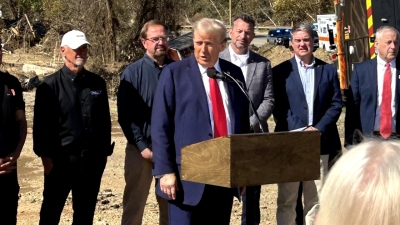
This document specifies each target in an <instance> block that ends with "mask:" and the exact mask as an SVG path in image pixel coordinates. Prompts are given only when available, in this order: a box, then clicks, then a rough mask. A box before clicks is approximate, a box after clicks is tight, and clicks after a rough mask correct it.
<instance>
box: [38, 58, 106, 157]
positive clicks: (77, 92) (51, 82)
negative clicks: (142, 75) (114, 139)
mask: <svg viewBox="0 0 400 225" xmlns="http://www.w3.org/2000/svg"><path fill="white" fill-rule="evenodd" d="M33 124H34V125H33V148H34V151H35V153H36V154H37V155H38V156H47V157H52V156H56V155H57V154H59V153H60V152H64V153H69V154H71V155H75V154H80V153H82V151H84V150H85V151H86V152H87V154H90V155H92V156H94V155H97V156H107V155H111V154H112V150H113V148H112V146H111V117H110V109H109V105H108V95H107V87H106V82H105V81H104V79H103V78H101V77H100V76H98V75H96V74H94V73H92V72H89V71H87V70H86V69H83V70H82V72H81V74H79V75H77V74H75V73H74V72H72V71H71V70H70V69H69V68H68V67H66V66H65V65H64V66H63V67H62V68H61V69H60V70H58V71H57V72H56V73H54V74H52V75H50V76H48V77H46V78H45V79H44V81H43V83H42V84H41V85H39V87H38V88H37V89H36V98H35V109H34V118H33Z"/></svg>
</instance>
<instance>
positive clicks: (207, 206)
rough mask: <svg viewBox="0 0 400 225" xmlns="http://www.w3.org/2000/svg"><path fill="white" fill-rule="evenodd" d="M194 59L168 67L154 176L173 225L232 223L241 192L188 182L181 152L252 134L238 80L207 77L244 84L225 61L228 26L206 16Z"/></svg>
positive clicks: (160, 97)
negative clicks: (204, 143) (183, 174)
mask: <svg viewBox="0 0 400 225" xmlns="http://www.w3.org/2000/svg"><path fill="white" fill-rule="evenodd" d="M193 30H194V36H193V42H194V56H191V57H190V58H187V59H184V60H182V61H178V62H175V63H172V64H170V65H168V66H166V67H165V68H164V69H163V71H162V72H161V75H160V80H159V83H158V86H157V89H156V93H155V97H154V104H153V108H154V109H155V110H153V112H152V118H151V121H152V124H151V136H152V141H153V161H154V169H153V175H154V176H155V177H156V178H157V184H156V189H157V190H156V191H157V194H158V195H160V196H161V197H163V198H166V199H168V200H169V201H168V203H169V204H168V210H169V223H170V225H189V224H190V225H193V224H218V225H224V224H229V222H230V215H231V209H232V203H233V196H234V195H236V196H237V197H239V191H238V189H237V188H224V187H217V186H213V185H207V184H201V183H195V182H189V181H184V180H182V179H181V177H180V169H181V148H182V147H184V146H186V145H190V144H193V143H197V142H201V141H205V140H209V139H212V138H215V137H219V136H224V135H228V134H235V133H236V134H237V133H248V132H249V127H250V124H249V110H248V105H249V102H248V101H247V99H246V97H245V96H244V95H243V94H242V93H241V91H240V89H239V87H237V86H236V85H235V83H233V82H229V83H225V82H223V81H222V80H219V79H211V78H209V77H208V76H207V69H208V68H214V69H215V70H217V71H218V72H219V73H229V74H231V76H233V77H234V78H236V79H238V80H240V81H241V82H243V83H244V78H243V75H242V72H241V70H240V68H239V67H237V66H235V65H233V64H232V63H230V62H227V61H225V60H223V59H219V58H218V56H219V53H220V52H221V51H222V50H223V49H224V48H225V45H226V38H225V35H226V28H225V26H224V25H223V24H222V23H221V22H220V21H217V20H214V19H208V18H204V19H201V20H199V21H198V22H196V24H195V25H194V27H193Z"/></svg>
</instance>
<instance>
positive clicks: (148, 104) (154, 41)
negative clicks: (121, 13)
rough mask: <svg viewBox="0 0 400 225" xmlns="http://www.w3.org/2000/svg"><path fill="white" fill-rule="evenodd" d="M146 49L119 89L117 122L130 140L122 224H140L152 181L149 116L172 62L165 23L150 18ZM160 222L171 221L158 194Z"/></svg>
mask: <svg viewBox="0 0 400 225" xmlns="http://www.w3.org/2000/svg"><path fill="white" fill-rule="evenodd" d="M140 37H141V42H142V44H143V47H144V48H145V49H146V53H145V54H144V56H143V58H141V59H139V60H138V61H136V62H134V63H132V64H131V65H129V66H128V67H127V68H126V69H125V70H124V72H123V73H122V76H121V83H120V86H119V90H118V99H117V101H118V122H119V124H120V125H121V128H122V130H123V132H124V134H125V137H126V139H127V145H126V149H125V153H126V155H125V174H124V175H125V183H126V185H125V190H124V196H123V213H122V223H121V224H122V225H141V224H142V217H143V212H144V208H145V205H146V200H147V196H148V194H149V190H150V185H151V182H152V180H153V177H152V168H153V162H152V159H153V151H152V140H151V136H150V124H151V123H150V118H151V110H152V105H153V97H154V93H155V90H156V86H157V83H158V78H159V76H160V73H161V70H162V69H163V68H164V66H165V65H167V64H169V63H171V62H173V61H172V60H170V59H168V58H167V57H166V55H167V50H168V43H167V41H168V34H167V29H166V27H165V25H164V24H162V23H161V22H159V21H156V20H151V21H149V22H147V23H146V24H145V25H144V26H143V28H142V30H141V32H140ZM157 201H158V203H159V210H160V218H159V220H160V221H159V224H161V225H166V224H168V211H167V207H168V203H167V201H166V200H165V199H162V198H160V197H158V196H157Z"/></svg>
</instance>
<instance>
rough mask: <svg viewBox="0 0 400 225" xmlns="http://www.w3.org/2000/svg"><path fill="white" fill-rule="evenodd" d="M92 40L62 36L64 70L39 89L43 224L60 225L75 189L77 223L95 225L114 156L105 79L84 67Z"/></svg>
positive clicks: (36, 126)
mask: <svg viewBox="0 0 400 225" xmlns="http://www.w3.org/2000/svg"><path fill="white" fill-rule="evenodd" d="M88 45H90V43H89V41H88V40H87V39H86V36H85V34H84V33H82V32H81V31H77V30H72V31H69V32H68V33H66V34H65V35H64V36H63V39H62V42H61V48H60V50H61V54H62V56H63V59H64V62H65V64H64V66H63V67H62V68H61V69H60V70H58V71H57V72H55V73H54V74H52V75H50V76H47V77H46V78H45V79H44V81H43V83H42V84H41V85H40V86H39V87H38V88H37V90H36V99H35V108H34V118H33V149H34V151H35V153H36V154H37V155H38V156H39V157H41V159H42V162H43V167H44V191H43V202H42V208H41V210H40V222H39V224H42V225H44V224H46V225H48V224H58V223H59V220H60V215H61V212H62V210H63V208H64V204H65V200H66V198H67V196H68V194H69V192H70V191H72V199H73V202H72V204H73V210H74V214H73V223H72V224H79V225H86V224H87V225H89V224H90V225H91V224H93V216H94V210H95V207H96V201H97V194H98V192H99V187H100V182H101V177H102V175H103V171H104V168H105V166H106V163H107V156H109V155H111V154H112V152H113V147H114V143H113V144H110V143H111V120H110V111H109V105H108V96H107V89H106V83H105V81H104V80H103V79H102V78H101V77H100V76H98V75H96V74H94V73H91V72H89V71H87V70H86V69H85V68H84V65H85V63H86V59H87V55H88Z"/></svg>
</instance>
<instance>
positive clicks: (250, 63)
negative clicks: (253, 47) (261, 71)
mask: <svg viewBox="0 0 400 225" xmlns="http://www.w3.org/2000/svg"><path fill="white" fill-rule="evenodd" d="M256 67H257V63H256V62H254V58H253V52H252V51H250V52H249V58H248V59H247V74H243V76H246V84H247V85H246V86H247V89H249V87H250V85H251V82H252V81H253V77H254V73H255V72H256Z"/></svg>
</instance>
